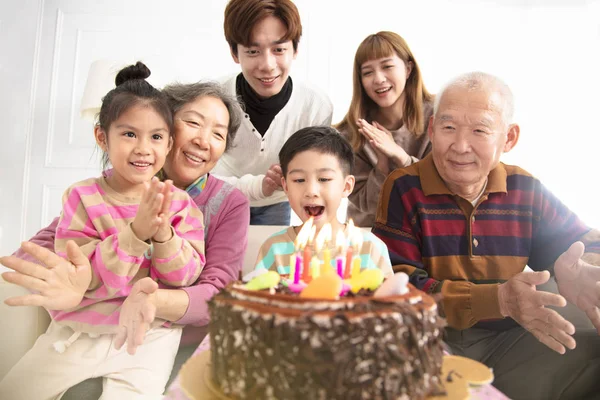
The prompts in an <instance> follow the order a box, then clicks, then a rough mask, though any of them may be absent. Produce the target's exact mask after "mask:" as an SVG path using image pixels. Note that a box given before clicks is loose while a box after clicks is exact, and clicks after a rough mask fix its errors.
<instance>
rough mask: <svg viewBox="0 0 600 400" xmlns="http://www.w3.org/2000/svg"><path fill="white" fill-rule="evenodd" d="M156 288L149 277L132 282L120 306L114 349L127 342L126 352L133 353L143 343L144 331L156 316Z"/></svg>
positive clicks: (155, 284) (156, 285)
mask: <svg viewBox="0 0 600 400" xmlns="http://www.w3.org/2000/svg"><path fill="white" fill-rule="evenodd" d="M157 289H158V284H157V283H156V282H154V281H153V280H152V278H149V277H146V278H142V279H140V280H139V281H137V282H136V283H134V284H133V287H132V288H131V293H129V296H127V298H126V299H125V301H124V302H123V305H122V306H121V313H120V315H119V331H118V332H117V336H116V337H115V349H117V350H119V349H120V348H121V347H123V345H124V344H125V342H127V352H128V353H129V354H131V355H134V354H135V351H136V349H137V348H138V346H141V345H142V344H143V343H144V337H145V336H146V332H147V331H148V329H150V325H151V324H152V322H154V318H155V317H156V302H155V299H156V294H157Z"/></svg>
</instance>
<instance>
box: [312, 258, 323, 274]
mask: <svg viewBox="0 0 600 400" xmlns="http://www.w3.org/2000/svg"><path fill="white" fill-rule="evenodd" d="M310 269H311V271H312V279H315V278H317V277H318V276H319V275H320V269H321V265H320V263H319V258H318V257H317V256H313V258H312V260H311V262H310Z"/></svg>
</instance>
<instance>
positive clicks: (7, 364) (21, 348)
mask: <svg viewBox="0 0 600 400" xmlns="http://www.w3.org/2000/svg"><path fill="white" fill-rule="evenodd" d="M282 229H285V227H284V226H257V225H252V226H250V228H249V232H248V249H247V251H246V255H245V257H244V264H243V267H242V274H246V273H248V272H249V271H251V270H252V269H253V268H254V264H255V262H256V256H257V254H258V250H259V248H260V246H261V244H262V243H263V242H264V241H265V240H266V239H267V238H268V237H269V236H270V235H271V234H273V233H275V232H278V231H281V230H282ZM22 294H27V291H26V290H25V289H23V288H22V287H20V286H17V285H13V284H11V283H8V282H6V281H4V280H3V279H2V278H1V277H0V320H1V321H2V326H3V330H2V340H0V354H2V357H1V358H0V380H1V379H2V378H3V377H4V375H6V373H7V372H8V371H9V370H10V369H11V368H12V366H13V365H14V364H15V363H16V362H17V361H18V360H19V359H20V358H21V357H22V356H23V355H24V354H25V353H26V352H27V350H29V349H30V348H31V346H33V343H34V342H35V340H36V339H37V337H38V336H39V335H41V334H42V333H44V332H45V331H46V329H47V327H48V324H49V323H50V317H49V316H48V313H47V312H46V310H45V309H43V308H42V307H9V306H7V305H6V304H4V299H6V298H8V297H13V296H20V295H22Z"/></svg>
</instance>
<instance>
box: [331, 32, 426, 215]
mask: <svg viewBox="0 0 600 400" xmlns="http://www.w3.org/2000/svg"><path fill="white" fill-rule="evenodd" d="M432 111H433V96H432V95H431V94H429V92H428V91H427V89H425V85H424V83H423V79H422V77H421V71H420V70H419V65H418V64H417V61H416V60H415V58H414V56H413V54H412V52H411V51H410V48H409V47H408V44H407V43H406V42H405V41H404V39H403V38H402V37H400V36H399V35H398V34H396V33H394V32H387V31H383V32H378V33H376V34H373V35H369V36H367V37H366V38H365V40H363V41H362V43H361V44H360V46H358V49H357V50H356V55H355V56H354V68H353V94H352V102H351V103H350V108H349V110H348V113H347V114H346V116H345V117H344V119H343V120H342V121H341V122H340V123H339V124H338V125H337V126H336V128H337V129H338V130H339V131H340V132H341V133H342V134H343V135H345V136H346V137H347V138H348V139H349V140H350V143H351V144H352V148H353V149H354V153H355V156H356V160H355V162H356V165H355V169H354V176H355V177H356V185H355V186H354V191H353V192H352V194H351V195H350V197H349V200H350V203H349V205H348V216H349V217H350V218H352V219H353V220H354V223H355V224H356V225H357V226H364V227H368V226H372V225H373V223H374V222H375V208H376V207H377V200H378V198H379V192H380V190H381V186H382V185H383V181H384V180H385V178H386V177H387V175H388V174H389V173H390V172H391V171H393V170H394V169H396V168H399V167H405V166H408V165H410V164H412V163H414V162H417V161H418V160H420V159H421V158H422V157H424V156H425V155H426V154H427V153H429V151H430V144H429V140H428V139H427V133H426V131H427V123H428V121H429V118H430V117H431V114H432Z"/></svg>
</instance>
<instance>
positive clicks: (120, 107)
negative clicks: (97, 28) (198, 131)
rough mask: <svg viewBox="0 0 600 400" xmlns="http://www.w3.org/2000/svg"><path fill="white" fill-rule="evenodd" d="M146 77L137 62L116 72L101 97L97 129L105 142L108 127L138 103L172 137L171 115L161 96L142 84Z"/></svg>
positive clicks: (146, 71) (105, 159) (105, 158)
mask: <svg viewBox="0 0 600 400" xmlns="http://www.w3.org/2000/svg"><path fill="white" fill-rule="evenodd" d="M149 76H150V70H149V69H148V67H147V66H146V65H145V64H144V63H142V62H141V61H138V62H137V63H136V64H135V65H130V66H128V67H125V68H123V69H122V70H120V71H119V73H118V74H117V76H116V78H115V85H116V86H117V87H115V88H114V89H113V90H111V91H110V92H108V93H107V94H106V96H104V97H103V98H102V106H101V107H100V114H99V115H98V126H99V127H100V128H101V129H102V130H103V131H104V133H105V135H106V141H107V143H108V131H109V129H110V125H111V124H112V123H113V122H114V121H116V120H117V119H119V117H120V116H121V115H122V114H123V113H124V112H125V111H127V110H129V109H130V108H131V107H133V106H135V105H138V104H141V105H145V106H148V107H152V108H153V109H154V111H156V112H157V113H158V115H160V116H161V117H162V118H163V119H164V120H165V122H166V124H167V126H168V128H169V135H170V136H172V135H173V113H172V112H171V107H169V103H168V102H167V99H166V97H165V95H164V94H163V93H162V92H161V91H160V90H158V89H156V88H155V87H154V86H152V85H151V84H149V83H148V82H147V81H146V78H148V77H149ZM108 162H109V160H108V154H106V153H105V154H104V155H103V156H102V167H103V168H106V166H107V165H108Z"/></svg>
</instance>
